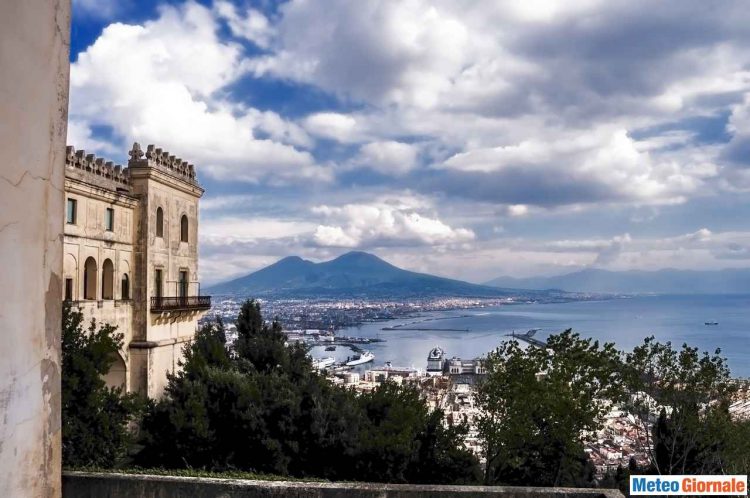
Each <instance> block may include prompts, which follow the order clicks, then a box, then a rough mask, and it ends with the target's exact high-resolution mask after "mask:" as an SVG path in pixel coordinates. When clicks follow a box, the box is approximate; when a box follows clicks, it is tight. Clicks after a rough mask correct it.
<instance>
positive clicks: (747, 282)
mask: <svg viewBox="0 0 750 498" xmlns="http://www.w3.org/2000/svg"><path fill="white" fill-rule="evenodd" d="M485 285H490V286H495V287H513V288H517V289H559V290H564V291H567V292H600V293H619V294H643V293H655V294H750V269H732V270H712V271H697V270H675V269H665V270H658V271H636V270H633V271H608V270H598V269H587V270H581V271H577V272H573V273H568V274H565V275H558V276H554V277H531V278H513V277H498V278H496V279H493V280H490V281H489V282H487V283H486V284H485Z"/></svg>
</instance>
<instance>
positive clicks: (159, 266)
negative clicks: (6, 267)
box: [63, 143, 211, 397]
mask: <svg viewBox="0 0 750 498" xmlns="http://www.w3.org/2000/svg"><path fill="white" fill-rule="evenodd" d="M129 156H130V160H129V161H128V166H127V168H123V167H121V166H116V165H113V164H112V163H111V162H108V161H106V160H104V159H102V158H98V157H96V156H94V155H93V154H86V152H85V151H83V150H78V151H76V150H75V149H74V148H73V147H71V146H68V147H67V150H66V158H65V166H66V167H65V229H64V256H63V299H65V300H67V301H70V302H71V303H72V304H73V305H74V306H75V307H77V308H78V309H79V310H81V311H82V312H83V314H84V317H85V319H86V321H87V322H88V321H89V320H90V319H91V318H94V319H96V320H97V322H99V323H110V324H112V325H116V326H117V328H118V332H120V333H122V334H123V335H124V342H123V348H122V350H121V351H120V354H119V355H118V356H117V357H116V358H114V362H113V364H112V367H111V369H110V372H109V374H108V375H107V377H106V379H105V380H106V381H107V384H108V385H110V386H119V387H122V388H123V389H125V390H126V391H128V392H139V393H142V394H145V395H148V396H149V397H158V396H160V395H161V393H162V392H163V390H164V387H165V386H166V382H167V375H166V374H167V373H168V372H174V371H175V370H176V368H177V366H178V362H179V361H180V359H181V358H182V349H183V347H184V346H185V343H186V342H188V341H189V340H190V339H192V338H193V336H194V334H195V329H196V326H197V323H198V320H199V319H200V317H201V316H203V314H204V313H205V312H206V311H207V310H208V309H209V308H210V306H211V299H210V297H208V296H201V293H200V283H199V282H198V202H199V200H200V198H201V196H202V195H203V189H202V188H201V187H200V185H199V184H198V182H197V179H196V174H195V167H194V166H193V165H192V164H188V163H187V162H186V161H183V160H182V159H179V158H176V157H175V156H173V155H170V154H169V153H168V152H166V151H163V150H162V149H160V148H156V147H155V146H153V145H149V146H148V147H147V148H146V150H145V151H144V150H142V149H141V147H140V145H139V144H138V143H135V144H133V148H132V149H131V150H130V152H129Z"/></svg>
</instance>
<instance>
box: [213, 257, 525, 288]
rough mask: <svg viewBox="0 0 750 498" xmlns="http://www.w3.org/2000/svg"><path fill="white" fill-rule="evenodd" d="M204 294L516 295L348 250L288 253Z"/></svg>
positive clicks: (215, 286)
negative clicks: (317, 257) (307, 255)
mask: <svg viewBox="0 0 750 498" xmlns="http://www.w3.org/2000/svg"><path fill="white" fill-rule="evenodd" d="M208 292H210V293H212V294H233V295H245V296H251V295H252V296H268V295H272V296H287V297H366V298H385V297H398V298H401V297H412V298H415V297H504V296H509V295H518V292H514V291H512V290H509V289H499V288H495V287H489V286H484V285H476V284H471V283H468V282H462V281H460V280H453V279H449V278H443V277H437V276H434V275H428V274H425V273H416V272H412V271H408V270H403V269H401V268H398V267H396V266H393V265H392V264H390V263H388V262H386V261H383V260H382V259H380V258H378V257H377V256H375V255H372V254H368V253H365V252H349V253H346V254H344V255H342V256H339V257H338V258H336V259H333V260H331V261H325V262H322V263H313V262H312V261H307V260H304V259H302V258H299V257H297V256H290V257H287V258H284V259H282V260H280V261H277V262H276V263H274V264H272V265H270V266H267V267H265V268H263V269H261V270H258V271H256V272H254V273H250V274H249V275H246V276H244V277H240V278H236V279H234V280H231V281H228V282H224V283H220V284H217V285H214V286H213V287H211V288H209V289H208ZM522 294H524V295H528V294H535V293H529V292H523V293H522Z"/></svg>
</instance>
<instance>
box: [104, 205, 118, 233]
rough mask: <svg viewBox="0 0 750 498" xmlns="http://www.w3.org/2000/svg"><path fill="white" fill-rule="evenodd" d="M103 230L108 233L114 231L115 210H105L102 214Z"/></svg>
mask: <svg viewBox="0 0 750 498" xmlns="http://www.w3.org/2000/svg"><path fill="white" fill-rule="evenodd" d="M104 228H105V229H106V230H107V231H109V232H111V231H113V230H114V229H115V210H114V209H112V208H107V211H106V212H105V213H104Z"/></svg>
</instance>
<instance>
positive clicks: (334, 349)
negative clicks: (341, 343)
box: [326, 346, 336, 351]
mask: <svg viewBox="0 0 750 498" xmlns="http://www.w3.org/2000/svg"><path fill="white" fill-rule="evenodd" d="M326 351H336V346H328V347H326Z"/></svg>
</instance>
